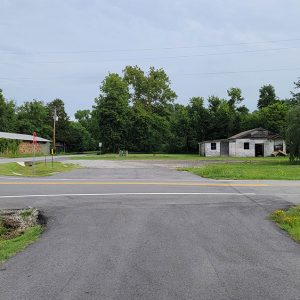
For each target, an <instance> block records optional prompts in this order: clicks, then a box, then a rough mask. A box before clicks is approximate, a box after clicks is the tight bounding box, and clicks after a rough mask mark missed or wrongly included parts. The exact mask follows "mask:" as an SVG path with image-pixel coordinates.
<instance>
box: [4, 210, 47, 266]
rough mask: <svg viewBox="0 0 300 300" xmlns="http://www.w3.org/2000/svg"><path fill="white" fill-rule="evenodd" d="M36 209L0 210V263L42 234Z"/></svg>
mask: <svg viewBox="0 0 300 300" xmlns="http://www.w3.org/2000/svg"><path fill="white" fill-rule="evenodd" d="M40 220H41V217H40V213H39V211H38V210H37V209H34V208H28V209H23V210H0V263H2V262H4V261H5V260H7V259H8V258H10V257H11V256H13V255H15V254H16V253H17V252H20V251H21V250H23V249H24V248H26V247H27V246H28V245H29V244H31V243H33V242H34V241H36V240H37V239H38V237H39V236H40V234H41V233H42V232H43V226H42V225H41V222H40Z"/></svg>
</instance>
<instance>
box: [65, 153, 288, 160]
mask: <svg viewBox="0 0 300 300" xmlns="http://www.w3.org/2000/svg"><path fill="white" fill-rule="evenodd" d="M70 159H72V160H78V159H80V160H81V159H84V160H204V161H261V160H268V161H272V160H276V161H279V160H281V161H288V159H287V158H286V157H251V158H244V157H228V156H216V157H203V156H199V155H198V154H164V153H154V154H152V153H147V154H139V153H137V154H136V153H134V154H130V153H129V155H128V156H119V155H118V154H115V153H108V154H102V155H94V154H84V155H80V157H70Z"/></svg>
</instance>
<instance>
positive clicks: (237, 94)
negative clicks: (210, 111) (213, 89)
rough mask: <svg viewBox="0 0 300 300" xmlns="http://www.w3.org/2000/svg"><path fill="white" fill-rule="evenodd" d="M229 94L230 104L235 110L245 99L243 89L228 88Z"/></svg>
mask: <svg viewBox="0 0 300 300" xmlns="http://www.w3.org/2000/svg"><path fill="white" fill-rule="evenodd" d="M227 94H228V96H229V100H228V105H229V107H230V108H231V109H233V110H234V109H235V108H236V106H237V105H238V104H241V103H242V101H243V100H244V97H243V96H242V90H241V89H240V88H236V87H233V88H230V89H229V90H227Z"/></svg>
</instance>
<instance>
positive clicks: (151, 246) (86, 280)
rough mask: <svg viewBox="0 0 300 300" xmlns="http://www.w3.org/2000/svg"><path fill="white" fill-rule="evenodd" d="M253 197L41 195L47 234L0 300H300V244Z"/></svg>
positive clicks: (15, 268)
mask: <svg viewBox="0 0 300 300" xmlns="http://www.w3.org/2000/svg"><path fill="white" fill-rule="evenodd" d="M251 200H253V199H251ZM251 200H250V199H248V198H247V197H245V196H243V195H241V196H240V197H237V198H236V197H235V198H234V199H232V197H231V196H230V195H227V196H224V197H218V198H215V197H214V196H213V195H210V196H209V195H207V196H199V195H198V196H196V195H194V196H192V195H191V196H180V195H178V196H174V195H170V196H168V197H155V198H153V197H152V196H151V195H148V196H143V197H140V196H133V195H131V196H122V197H118V196H115V197H113V198H111V197H109V198H107V197H101V198H99V199H95V198H84V199H80V198H74V197H62V198H61V199H58V200H57V202H54V203H53V202H52V201H53V200H52V199H48V200H45V199H40V200H39V201H38V202H37V204H38V205H39V206H43V207H44V209H45V213H46V214H47V215H48V216H49V220H48V226H47V227H48V230H47V231H46V232H45V233H44V234H43V236H42V238H41V239H40V240H39V241H38V242H36V243H35V244H33V245H31V246H30V247H29V248H28V249H27V250H26V251H24V252H22V253H19V254H18V255H17V256H15V257H14V258H12V259H11V260H9V261H7V262H6V263H5V264H4V266H3V271H1V272H0V282H1V284H0V294H1V299H33V300H34V299H42V298H43V299H45V298H46V299H122V300H123V299H125V300H126V299H146V300H147V299H172V300H173V299H257V300H259V299H264V300H265V299H278V300H279V299H280V300H281V299H297V297H298V295H299V293H300V286H299V280H300V265H299V257H300V247H299V245H298V244H296V243H294V242H293V241H292V240H291V239H290V238H289V237H288V236H287V235H286V234H285V233H284V232H282V231H281V230H279V229H278V228H277V227H276V226H275V225H274V224H273V223H272V222H270V221H269V220H268V219H267V216H268V211H269V210H271V209H273V207H272V206H273V205H274V202H272V201H271V199H264V200H262V199H255V201H251ZM19 201H20V203H22V199H19ZM23 201H24V200H23ZM281 205H286V204H285V203H284V202H282V203H281ZM16 282H17V284H16Z"/></svg>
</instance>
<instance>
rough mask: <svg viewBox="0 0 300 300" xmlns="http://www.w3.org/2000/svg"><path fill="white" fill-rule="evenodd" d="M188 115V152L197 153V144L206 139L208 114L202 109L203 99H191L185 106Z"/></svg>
mask: <svg viewBox="0 0 300 300" xmlns="http://www.w3.org/2000/svg"><path fill="white" fill-rule="evenodd" d="M187 109H188V113H189V122H190V125H189V133H188V139H189V141H188V146H189V147H188V150H192V151H197V149H198V143H199V142H200V141H204V140H205V139H206V137H207V129H208V126H209V112H208V110H207V109H206V108H205V107H204V99H203V98H201V97H193V98H191V99H190V102H189V105H188V106H187Z"/></svg>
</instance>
